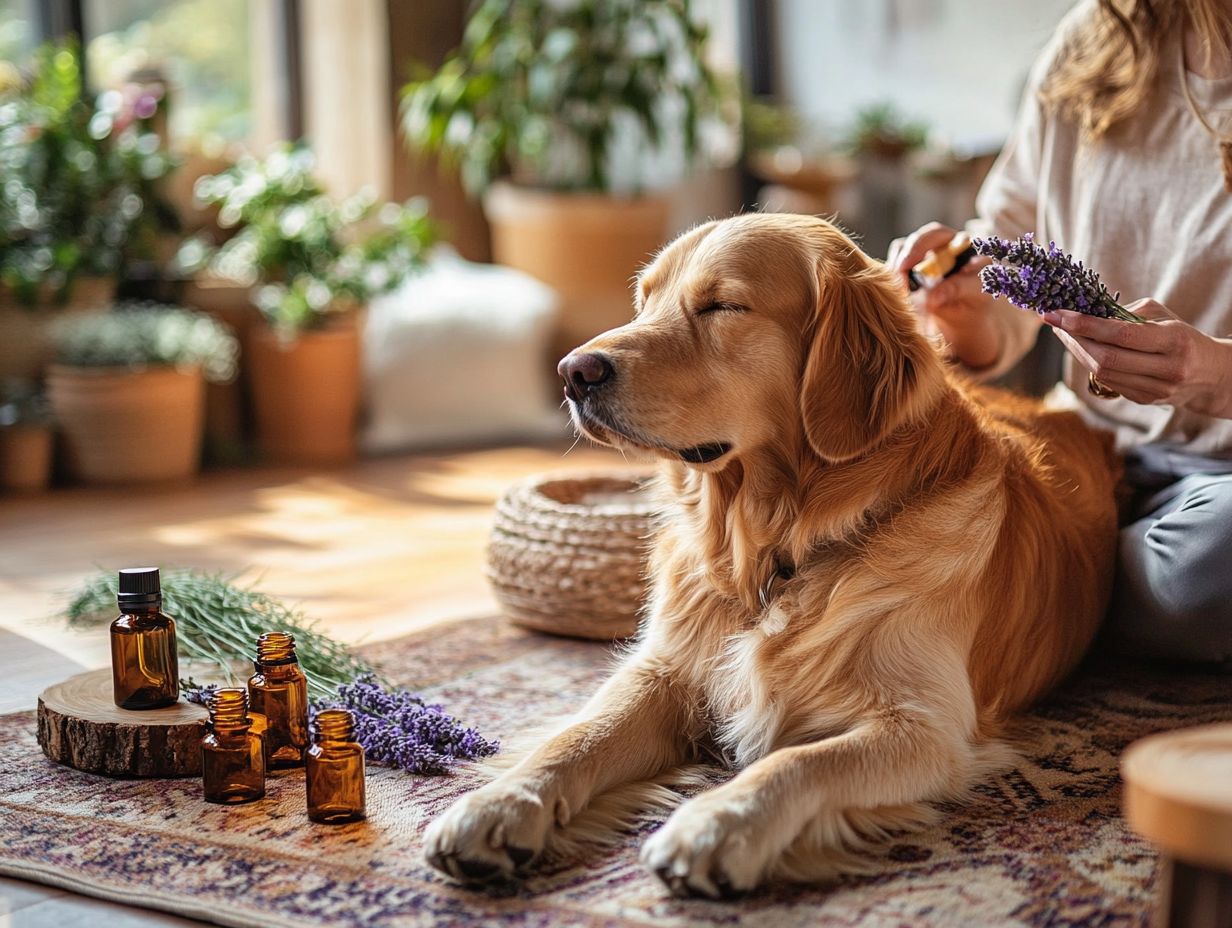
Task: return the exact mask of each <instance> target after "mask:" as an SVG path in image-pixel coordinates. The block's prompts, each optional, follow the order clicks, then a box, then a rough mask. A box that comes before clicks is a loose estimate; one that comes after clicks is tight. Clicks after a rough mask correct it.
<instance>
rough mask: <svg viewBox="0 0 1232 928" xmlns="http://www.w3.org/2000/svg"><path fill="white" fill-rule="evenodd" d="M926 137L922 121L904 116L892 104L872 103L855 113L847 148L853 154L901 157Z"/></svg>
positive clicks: (926, 138)
mask: <svg viewBox="0 0 1232 928" xmlns="http://www.w3.org/2000/svg"><path fill="white" fill-rule="evenodd" d="M927 140H928V125H927V124H926V123H923V122H919V121H914V120H909V119H907V118H906V117H905V116H903V115H902V114H901V113H899V111H898V110H897V109H896V108H895V106H894V104H892V103H874V104H872V105H870V106H866V107H864V108H863V109H861V110H860V111H859V112H857V113H856V116H855V122H854V124H853V125H852V127H851V131H850V132H849V134H848V137H847V147H848V148H849V149H850V150H851V152H852V154H856V155H877V156H880V157H883V158H901V157H902V156H903V155H905V154H907V153H908V152H911V151H915V150H916V149H919V148H923V147H924V143H925V142H926V141H927Z"/></svg>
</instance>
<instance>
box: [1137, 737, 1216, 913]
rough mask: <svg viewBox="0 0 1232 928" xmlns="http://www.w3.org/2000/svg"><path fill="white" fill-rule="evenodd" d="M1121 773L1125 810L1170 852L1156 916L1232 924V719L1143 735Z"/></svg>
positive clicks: (1144, 833) (1143, 832) (1141, 830)
mask: <svg viewBox="0 0 1232 928" xmlns="http://www.w3.org/2000/svg"><path fill="white" fill-rule="evenodd" d="M1121 775H1122V776H1123V777H1124V779H1125V818H1126V819H1127V820H1128V822H1129V825H1130V827H1132V828H1133V829H1134V830H1135V831H1136V832H1138V833H1139V834H1141V835H1142V836H1143V837H1145V838H1147V839H1148V840H1150V841H1151V842H1153V843H1154V844H1156V845H1158V846H1159V848H1160V850H1161V851H1162V853H1163V861H1162V863H1163V872H1162V880H1161V895H1160V901H1159V909H1158V911H1157V912H1156V921H1157V924H1159V925H1163V926H1168V928H1232V724H1220V725H1205V726H1202V727H1200V728H1188V729H1183V730H1181V731H1174V732H1167V733H1164V734H1159V735H1152V736H1151V737H1149V738H1143V739H1142V740H1141V741H1137V742H1135V743H1134V744H1131V745H1130V746H1129V748H1128V750H1126V752H1125V754H1124V756H1123V757H1122V758H1121Z"/></svg>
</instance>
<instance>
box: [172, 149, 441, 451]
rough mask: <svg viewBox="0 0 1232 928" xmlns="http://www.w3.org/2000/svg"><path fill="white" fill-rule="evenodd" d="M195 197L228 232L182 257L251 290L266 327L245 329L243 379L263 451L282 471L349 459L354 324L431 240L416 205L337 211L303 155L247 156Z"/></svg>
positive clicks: (358, 205) (356, 379) (358, 201)
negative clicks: (215, 211) (223, 238)
mask: <svg viewBox="0 0 1232 928" xmlns="http://www.w3.org/2000/svg"><path fill="white" fill-rule="evenodd" d="M196 194H197V199H198V201H199V202H200V203H202V204H203V205H209V206H216V207H217V208H218V220H219V224H220V225H221V226H222V227H223V228H224V229H234V230H235V233H234V235H232V236H231V238H229V239H228V240H227V241H226V242H225V243H224V244H223V245H221V246H220V247H218V248H216V249H214V248H211V247H209V246H206V245H203V244H202V243H201V242H200V241H197V240H194V241H190V242H189V243H187V244H186V246H185V247H184V248H183V249H181V254H182V256H183V263H184V264H185V266H188V267H198V268H205V269H208V271H209V272H210V273H211V274H213V275H215V276H216V277H221V278H223V279H227V280H233V281H237V282H239V283H241V284H242V285H244V286H248V287H251V288H253V290H252V292H253V299H254V302H255V304H256V306H257V308H258V309H259V310H260V312H261V314H262V316H263V317H264V325H260V326H255V327H253V328H252V329H251V330H250V333H249V337H248V339H247V341H246V344H245V351H246V359H247V363H246V372H247V375H248V378H249V381H250V383H251V386H252V397H253V405H254V409H255V412H256V423H257V440H258V444H259V446H260V449H261V451H262V453H263V454H264V455H265V456H266V457H268V458H271V459H274V460H279V461H285V462H291V463H311V464H327V463H338V462H343V461H347V460H350V459H351V458H353V457H354V456H355V426H356V419H357V417H358V412H359V391H360V366H359V364H360V337H359V335H360V333H359V324H358V321H359V316H360V311H361V310H362V308H363V306H364V305H365V304H366V303H367V301H368V300H369V299H371V298H372V297H374V296H376V295H378V294H381V293H386V292H388V291H390V290H393V289H394V288H395V287H397V286H398V285H399V284H400V283H401V282H402V281H403V279H405V277H406V275H407V274H408V273H409V272H410V271H412V270H413V269H415V268H416V267H418V266H419V265H420V264H421V263H422V260H423V256H424V253H425V252H426V250H427V249H428V247H429V246H431V245H432V244H433V243H434V242H435V240H436V233H435V230H434V228H433V226H432V223H431V221H430V220H429V218H428V215H427V206H426V204H425V203H424V202H423V201H422V200H411V201H408V202H407V203H405V204H402V205H399V204H395V203H385V204H378V203H377V202H376V201H375V199H374V198H373V197H372V196H371V195H370V194H367V193H361V194H358V195H356V196H352V197H349V198H348V199H346V200H344V201H342V202H341V203H335V202H334V201H333V200H332V199H330V197H329V196H327V195H326V193H325V191H324V190H323V189H322V187H321V185H320V183H319V182H318V181H317V179H316V178H315V177H314V175H313V158H312V155H311V153H310V152H308V151H307V150H306V149H303V148H284V149H279V150H277V151H274V152H273V153H271V154H270V155H269V156H268V157H267V158H266V159H265V160H263V161H258V160H256V159H253V158H245V159H243V160H241V161H240V162H239V163H238V164H236V165H235V166H234V167H233V168H231V169H229V170H227V171H224V172H222V173H221V174H215V175H211V176H207V177H203V178H201V179H200V180H199V181H198V182H197V185H196Z"/></svg>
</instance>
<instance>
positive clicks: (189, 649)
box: [65, 570, 375, 699]
mask: <svg viewBox="0 0 1232 928" xmlns="http://www.w3.org/2000/svg"><path fill="white" fill-rule="evenodd" d="M232 580H233V578H228V577H225V576H223V575H222V574H211V573H205V572H202V571H193V570H167V571H164V572H163V574H162V587H163V608H164V611H165V612H166V613H167V614H168V615H170V616H171V617H172V618H174V619H175V622H176V637H177V639H178V642H179V649H180V654H181V656H183V657H186V658H191V659H194V660H200V661H206V662H209V663H212V664H215V665H216V666H217V667H218V669H219V672H220V673H221V675H222V676H224V677H225V678H226V679H227V681H228V683H231V684H235V683H239V682H242V681H238V680H237V679H236V675H235V669H236V665H237V664H240V663H242V662H245V661H251V660H252V657H253V653H254V651H255V648H256V641H257V636H258V635H260V634H262V633H263V632H289V633H290V634H292V635H294V636H295V650H296V653H297V655H298V656H299V663H300V667H302V668H303V670H304V674H305V676H307V677H308V690H309V694H310V695H311V696H312V698H313V699H332V698H335V697H336V696H337V694H338V688H339V687H340V686H342V685H344V684H349V683H351V682H352V681H353V680H355V679H356V678H357V677H360V676H362V675H365V674H372V673H374V672H375V671H374V668H373V667H372V665H371V664H369V663H367V662H366V661H363V660H361V659H360V658H358V657H356V656H355V655H354V654H353V653H351V651H350V650H348V649H347V647H346V646H345V645H343V644H341V643H340V642H337V641H335V640H334V639H332V638H330V637H328V636H327V635H324V634H322V633H321V632H319V631H317V630H316V629H315V627H314V624H313V623H312V622H311V621H309V620H308V619H307V618H305V616H304V614H303V613H302V612H300V611H299V610H298V609H295V608H292V607H290V606H287V605H286V604H284V603H281V602H279V601H278V600H277V599H274V598H273V597H271V596H267V595H266V594H265V593H261V592H258V591H257V590H254V589H252V588H251V587H243V586H238V585H236V584H235V583H233V582H232ZM117 592H118V591H117V579H116V573H115V571H106V572H100V573H98V574H96V575H95V576H94V577H91V578H90V579H89V580H87V581H86V582H85V584H84V585H83V586H82V587H81V589H80V590H78V591H77V593H76V594H75V595H74V596H73V599H72V601H71V602H70V603H69V604H68V606H67V608H66V610H65V618H67V619H68V623H69V625H71V626H77V627H85V626H90V625H95V624H97V623H98V622H100V621H104V620H110V619H112V618H114V617H115V614H116V593H117Z"/></svg>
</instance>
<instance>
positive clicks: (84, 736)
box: [38, 668, 209, 777]
mask: <svg viewBox="0 0 1232 928" xmlns="http://www.w3.org/2000/svg"><path fill="white" fill-rule="evenodd" d="M208 716H209V713H207V712H206V710H205V707H204V706H198V705H195V704H193V703H190V702H185V701H184V700H183V699H182V698H181V699H180V701H179V702H178V703H176V704H175V705H174V706H168V707H167V708H165V709H149V710H146V711H142V712H135V711H132V710H129V709H121V708H120V707H118V706H117V705H116V704H115V699H114V696H113V694H112V690H111V670H110V668H107V669H104V670H92V671H89V672H88V673H82V674H78V675H77V676H75V677H70V678H69V679H67V680H65V681H64V682H63V683H57V684H56V685H55V686H49V687H48V688H47V689H45V690H44V691H43V693H42V695H40V696H39V701H38V742H39V745H40V746H41V747H42V748H43V753H44V754H46V755H47V756H48V757H49V758H51V759H52V760H53V761H55V762H56V763H58V764H65V765H67V766H69V767H75V768H76V769H78V770H85V771H86V772H88V773H101V774H103V775H104V776H109V777H188V776H200V774H201V737H202V735H203V734H204V723H205V720H206V719H207V718H208Z"/></svg>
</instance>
